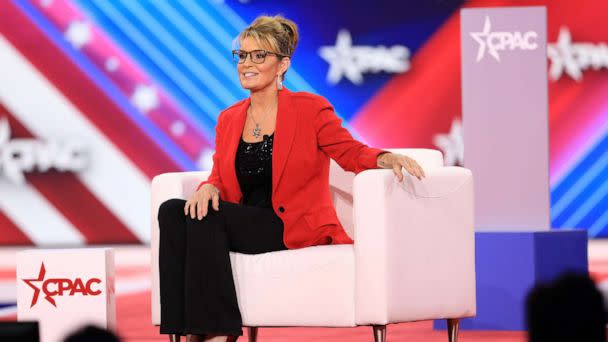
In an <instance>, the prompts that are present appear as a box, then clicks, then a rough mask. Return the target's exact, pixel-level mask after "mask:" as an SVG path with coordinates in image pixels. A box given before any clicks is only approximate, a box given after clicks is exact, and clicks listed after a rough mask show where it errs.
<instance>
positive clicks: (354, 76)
mask: <svg viewBox="0 0 608 342" xmlns="http://www.w3.org/2000/svg"><path fill="white" fill-rule="evenodd" d="M352 45H353V44H352V38H351V36H350V33H349V32H348V31H347V30H344V29H342V30H340V31H339V32H338V37H337V38H336V46H323V47H321V48H320V49H319V55H320V56H321V57H322V58H323V59H325V61H327V63H329V72H328V73H327V81H328V82H329V83H331V84H336V83H338V82H339V81H340V79H341V78H342V76H344V77H345V78H347V79H348V80H350V81H351V82H353V83H354V84H361V83H362V82H363V75H362V74H361V71H360V70H359V68H358V67H357V64H356V60H355V54H354V53H353V46H352Z"/></svg>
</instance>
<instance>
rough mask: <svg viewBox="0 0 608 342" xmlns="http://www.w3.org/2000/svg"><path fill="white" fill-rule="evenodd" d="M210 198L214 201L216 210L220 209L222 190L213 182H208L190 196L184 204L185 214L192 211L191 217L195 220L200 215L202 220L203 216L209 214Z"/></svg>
mask: <svg viewBox="0 0 608 342" xmlns="http://www.w3.org/2000/svg"><path fill="white" fill-rule="evenodd" d="M209 200H211V201H212V206H213V209H214V210H215V211H219V210H220V190H219V189H218V188H216V187H215V186H214V185H213V184H210V183H206V184H204V185H203V186H201V187H200V189H198V191H196V192H195V193H193V194H192V195H191V196H190V198H188V200H187V201H186V205H185V206H184V215H188V213H190V217H191V218H192V219H193V220H194V218H195V217H198V219H199V220H202V219H203V217H205V216H207V209H208V207H209Z"/></svg>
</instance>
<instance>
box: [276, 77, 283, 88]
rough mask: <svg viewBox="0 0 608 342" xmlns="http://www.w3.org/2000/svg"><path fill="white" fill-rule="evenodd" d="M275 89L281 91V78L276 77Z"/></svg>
mask: <svg viewBox="0 0 608 342" xmlns="http://www.w3.org/2000/svg"><path fill="white" fill-rule="evenodd" d="M277 89H279V90H281V89H283V81H281V76H277Z"/></svg>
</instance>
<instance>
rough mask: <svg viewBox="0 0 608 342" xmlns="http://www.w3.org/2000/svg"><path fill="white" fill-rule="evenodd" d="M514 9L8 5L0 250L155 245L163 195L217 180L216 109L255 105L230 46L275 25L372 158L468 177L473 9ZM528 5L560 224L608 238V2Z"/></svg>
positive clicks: (311, 86) (3, 8)
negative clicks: (540, 51)
mask: <svg viewBox="0 0 608 342" xmlns="http://www.w3.org/2000/svg"><path fill="white" fill-rule="evenodd" d="M510 4H511V3H510V2H508V1H503V2H499V1H470V2H462V1H440V2H436V1H433V2H415V3H414V2H410V1H405V2H399V3H396V2H394V1H386V0H383V1H376V2H374V3H370V2H367V1H365V2H364V1H355V2H353V1H334V2H316V3H315V4H314V6H313V5H311V4H310V3H308V2H297V3H296V2H280V1H264V0H260V1H256V0H250V1H212V0H209V1H198V0H197V1H195V0H185V1H176V2H169V1H157V0H150V1H128V0H115V1H105V0H86V1H85V0H7V1H2V2H0V33H1V38H0V62H1V64H0V65H1V68H2V78H1V79H0V154H1V155H2V156H3V158H2V159H1V160H0V163H1V164H0V195H1V196H0V244H4V245H12V244H16V245H28V244H35V245H53V244H64V245H65V244H104V243H139V242H142V243H145V242H148V241H149V236H150V234H149V220H150V218H149V217H148V216H149V209H148V198H149V181H150V180H151V179H152V177H153V176H154V175H156V174H159V173H163V172H170V171H184V170H195V169H200V168H202V169H208V168H210V166H211V155H212V154H213V149H214V147H213V141H214V127H215V123H216V121H217V116H218V114H219V112H220V111H221V110H222V109H223V108H225V107H227V106H229V105H231V104H232V103H234V102H236V101H238V100H239V99H242V98H244V97H247V96H248V94H247V93H246V92H245V91H244V90H243V89H242V88H241V87H240V85H239V81H238V78H237V75H236V71H235V66H234V64H233V62H232V60H231V55H230V50H231V49H232V47H233V40H234V38H235V37H236V35H237V34H238V33H239V32H240V31H241V30H242V29H243V28H245V27H246V25H247V23H249V22H251V21H252V20H253V19H254V18H255V17H256V16H258V15H260V14H262V13H268V14H276V13H281V14H283V15H285V16H286V17H288V18H291V19H293V20H294V21H295V22H296V23H298V25H299V29H300V34H301V40H300V44H299V46H298V48H297V50H296V53H295V55H294V58H293V63H292V68H291V69H290V70H289V71H288V73H287V76H286V82H285V84H286V86H287V87H288V88H290V89H292V90H303V91H310V92H314V93H318V94H321V95H323V96H325V97H327V98H328V99H329V100H330V101H331V102H332V103H333V104H334V106H335V108H336V110H337V111H338V113H339V114H340V116H341V117H342V118H343V119H344V123H345V126H346V127H348V128H349V129H350V130H351V132H352V133H353V134H354V135H355V136H356V137H358V138H359V139H360V140H362V141H364V142H366V143H367V144H369V145H371V146H375V147H383V148H391V147H412V148H434V149H440V150H442V151H443V153H444V156H445V159H446V163H448V164H451V165H462V161H463V154H464V144H463V139H462V126H461V120H460V117H461V99H460V96H461V95H460V83H461V82H460V77H461V75H460V50H459V46H460V43H459V36H460V33H459V14H458V13H459V9H460V8H462V7H478V6H484V7H488V6H494V5H495V6H507V5H510ZM517 5H518V6H526V5H543V6H546V7H547V13H548V20H549V26H548V41H549V42H550V46H549V48H548V51H547V52H548V59H549V79H548V80H547V81H548V82H549V108H550V118H549V122H550V151H549V153H550V165H551V166H550V174H551V189H552V190H551V201H552V208H551V209H552V211H551V212H552V225H553V227H555V229H571V228H585V229H587V230H588V232H589V236H591V237H602V236H606V235H608V97H606V96H605V94H606V93H607V91H608V70H607V68H608V47H607V43H608V30H605V29H604V30H598V29H597V28H599V27H605V25H604V18H603V13H605V12H606V10H608V4H606V2H605V1H601V0H591V1H587V2H585V6H581V5H580V4H577V3H575V2H567V1H519V2H517ZM521 124H522V125H525V124H526V122H522V123H521ZM513 139H517V132H513ZM76 147H78V148H76ZM61 151H64V152H65V151H77V152H78V153H79V154H81V155H82V158H81V159H79V160H80V161H82V165H81V164H78V163H76V162H70V161H66V160H65V158H68V157H65V158H62V157H61V156H62V155H68V156H69V153H68V152H65V153H63V154H62V153H60V152H61ZM9 152H10V153H9ZM28 156H29V157H28ZM26 157H27V158H26ZM76 164H78V165H76ZM50 166H53V167H50ZM77 166H78V167H77ZM513 172H523V173H525V172H526V165H520V164H518V161H517V160H514V161H513Z"/></svg>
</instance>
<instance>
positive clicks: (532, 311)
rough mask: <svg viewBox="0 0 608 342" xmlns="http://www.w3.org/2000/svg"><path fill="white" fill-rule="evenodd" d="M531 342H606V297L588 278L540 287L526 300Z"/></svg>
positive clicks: (567, 276) (571, 276)
mask: <svg viewBox="0 0 608 342" xmlns="http://www.w3.org/2000/svg"><path fill="white" fill-rule="evenodd" d="M526 323H527V327H528V341H530V342H541V341H542V342H545V341H551V342H558V341H577V342H586V341H590V342H591V341H593V342H595V341H597V342H605V341H606V312H605V308H604V301H603V297H602V294H601V293H600V292H599V290H598V289H597V287H596V286H595V284H594V283H593V281H592V280H591V278H589V276H587V275H586V274H576V273H567V274H564V275H563V276H561V277H560V278H559V279H557V281H555V282H554V283H552V284H541V285H538V286H536V287H535V288H534V289H533V290H532V291H531V292H530V293H529V294H528V297H527V300H526Z"/></svg>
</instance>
